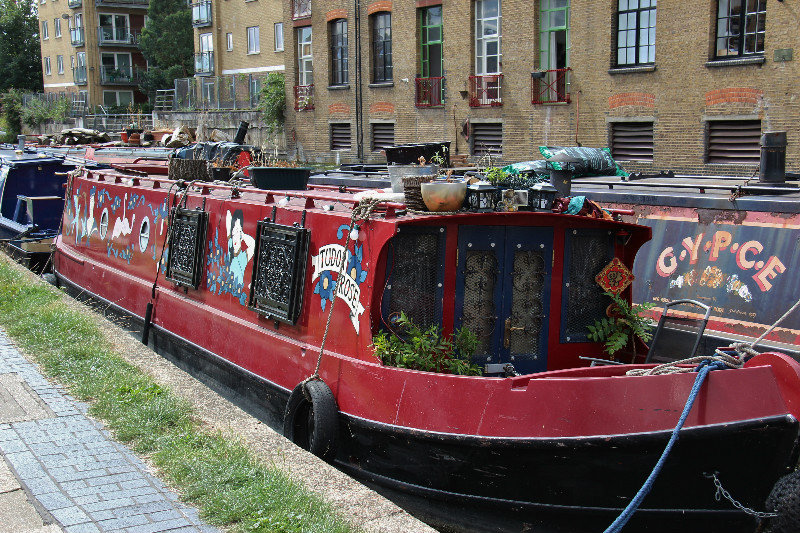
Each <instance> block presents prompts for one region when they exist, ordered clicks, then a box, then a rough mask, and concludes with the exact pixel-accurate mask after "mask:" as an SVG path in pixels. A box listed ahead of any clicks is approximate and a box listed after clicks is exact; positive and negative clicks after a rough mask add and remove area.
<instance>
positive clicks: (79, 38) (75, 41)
mask: <svg viewBox="0 0 800 533" xmlns="http://www.w3.org/2000/svg"><path fill="white" fill-rule="evenodd" d="M69 40H70V42H71V43H72V46H83V43H84V37H83V28H70V29H69Z"/></svg>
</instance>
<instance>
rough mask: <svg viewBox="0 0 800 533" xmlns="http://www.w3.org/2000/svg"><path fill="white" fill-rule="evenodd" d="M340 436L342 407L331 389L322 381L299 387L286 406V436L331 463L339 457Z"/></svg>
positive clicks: (284, 427)
mask: <svg viewBox="0 0 800 533" xmlns="http://www.w3.org/2000/svg"><path fill="white" fill-rule="evenodd" d="M338 433H339V406H338V405H337V404H336V398H334V396H333V392H331V389H330V388H329V387H328V386H327V385H326V384H325V382H324V381H321V380H313V381H308V382H306V383H300V384H299V385H297V386H296V387H295V388H294V390H293V391H292V394H291V396H289V402H288V403H287V404H286V413H285V414H284V417H283V435H284V437H286V438H287V439H289V440H290V441H292V442H294V443H295V444H297V445H298V446H300V447H301V448H303V449H305V450H308V451H310V452H311V453H313V454H314V455H316V456H317V457H321V458H322V459H324V460H325V461H328V462H331V461H333V459H334V458H335V457H336V445H337V441H338Z"/></svg>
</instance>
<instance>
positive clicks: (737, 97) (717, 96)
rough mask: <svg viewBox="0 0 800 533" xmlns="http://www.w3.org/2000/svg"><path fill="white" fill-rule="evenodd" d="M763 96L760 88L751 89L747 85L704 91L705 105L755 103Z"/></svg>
mask: <svg viewBox="0 0 800 533" xmlns="http://www.w3.org/2000/svg"><path fill="white" fill-rule="evenodd" d="M763 97H764V91H762V90H761V89H751V88H749V87H726V88H724V89H714V90H713V91H708V92H707V93H706V106H712V105H717V104H730V103H739V104H752V105H756V104H758V102H759V101H761V99H762V98H763Z"/></svg>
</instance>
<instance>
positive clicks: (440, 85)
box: [414, 76, 444, 107]
mask: <svg viewBox="0 0 800 533" xmlns="http://www.w3.org/2000/svg"><path fill="white" fill-rule="evenodd" d="M414 84H415V86H416V94H415V96H414V105H416V106H417V107H443V106H444V77H443V76H439V77H437V78H415V80H414Z"/></svg>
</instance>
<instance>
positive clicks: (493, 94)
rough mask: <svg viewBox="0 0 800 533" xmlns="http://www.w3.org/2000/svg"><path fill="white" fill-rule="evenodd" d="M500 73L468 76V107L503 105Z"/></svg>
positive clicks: (501, 76)
mask: <svg viewBox="0 0 800 533" xmlns="http://www.w3.org/2000/svg"><path fill="white" fill-rule="evenodd" d="M502 85H503V75H502V74H490V75H487V76H470V77H469V106H470V107H500V106H501V105H503V98H502V95H501V92H500V90H501V88H502Z"/></svg>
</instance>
